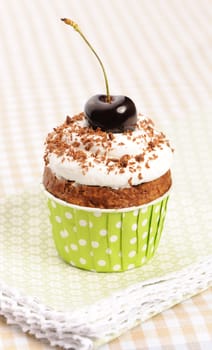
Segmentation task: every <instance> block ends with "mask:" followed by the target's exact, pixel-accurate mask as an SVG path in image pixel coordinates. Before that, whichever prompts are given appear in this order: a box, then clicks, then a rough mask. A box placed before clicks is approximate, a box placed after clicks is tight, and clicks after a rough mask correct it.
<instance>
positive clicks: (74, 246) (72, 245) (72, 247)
mask: <svg viewBox="0 0 212 350" xmlns="http://www.w3.org/2000/svg"><path fill="white" fill-rule="evenodd" d="M70 247H71V249H72V250H78V247H77V245H76V244H74V243H72V244H71V245H70Z"/></svg>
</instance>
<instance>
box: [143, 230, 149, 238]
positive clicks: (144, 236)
mask: <svg viewBox="0 0 212 350" xmlns="http://www.w3.org/2000/svg"><path fill="white" fill-rule="evenodd" d="M147 235H148V232H147V231H145V232H144V233H143V234H142V238H143V239H145V238H146V237H147Z"/></svg>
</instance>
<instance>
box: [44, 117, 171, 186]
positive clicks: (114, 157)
mask: <svg viewBox="0 0 212 350" xmlns="http://www.w3.org/2000/svg"><path fill="white" fill-rule="evenodd" d="M45 146H46V149H45V156H44V160H45V164H46V166H47V167H49V168H50V169H51V170H52V172H53V173H54V174H55V175H56V177H58V178H62V179H65V180H69V181H73V182H75V183H76V185H77V184H82V185H90V186H107V187H111V188H127V187H130V186H134V185H139V184H141V183H143V182H148V181H152V180H154V179H156V178H158V177H160V176H162V175H163V174H165V173H166V172H167V171H168V170H169V169H170V166H171V162H172V157H173V149H172V148H171V146H170V144H169V141H168V140H167V138H166V136H165V135H164V134H163V133H162V132H160V131H157V130H156V129H155V127H154V124H153V122H152V120H151V119H150V118H147V117H144V116H143V115H138V121H137V124H136V127H135V130H133V131H131V130H128V131H125V132H123V133H110V132H104V131H102V130H100V129H96V130H94V129H93V128H91V127H89V126H88V122H87V120H86V118H85V116H84V113H80V114H79V115H75V116H74V117H72V118H71V117H67V118H66V121H65V122H64V123H63V124H62V125H60V126H58V127H56V128H54V129H53V131H52V132H51V133H49V134H48V136H47V139H46V143H45Z"/></svg>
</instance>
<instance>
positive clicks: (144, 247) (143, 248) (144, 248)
mask: <svg viewBox="0 0 212 350" xmlns="http://www.w3.org/2000/svg"><path fill="white" fill-rule="evenodd" d="M146 248H147V244H144V245H143V247H142V249H141V250H142V252H145V250H146Z"/></svg>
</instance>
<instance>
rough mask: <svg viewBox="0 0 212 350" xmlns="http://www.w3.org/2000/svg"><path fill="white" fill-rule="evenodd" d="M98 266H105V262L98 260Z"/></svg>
mask: <svg viewBox="0 0 212 350" xmlns="http://www.w3.org/2000/svg"><path fill="white" fill-rule="evenodd" d="M98 265H99V266H105V265H106V261H105V260H99V261H98Z"/></svg>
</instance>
